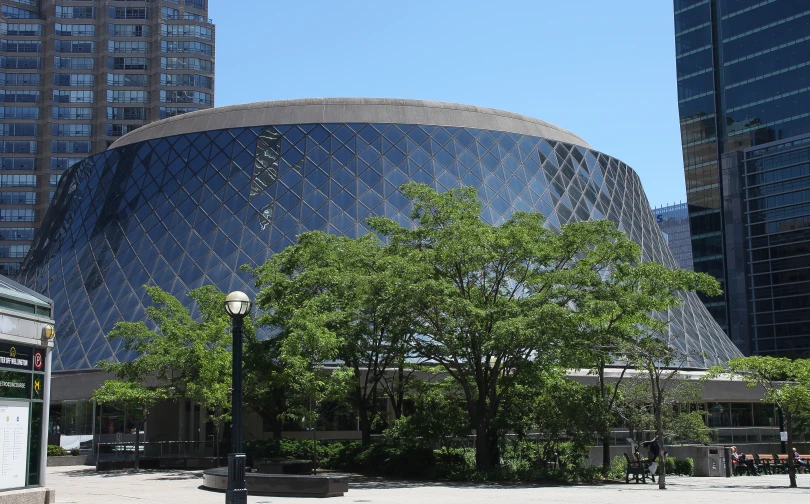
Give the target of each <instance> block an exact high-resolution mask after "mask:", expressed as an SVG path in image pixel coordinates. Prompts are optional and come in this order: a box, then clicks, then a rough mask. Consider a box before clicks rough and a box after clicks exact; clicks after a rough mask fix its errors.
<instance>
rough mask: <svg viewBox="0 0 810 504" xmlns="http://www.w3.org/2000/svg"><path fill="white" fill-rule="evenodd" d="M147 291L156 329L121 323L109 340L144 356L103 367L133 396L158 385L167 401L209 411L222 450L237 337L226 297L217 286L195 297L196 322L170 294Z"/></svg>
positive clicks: (197, 291) (150, 288)
mask: <svg viewBox="0 0 810 504" xmlns="http://www.w3.org/2000/svg"><path fill="white" fill-rule="evenodd" d="M144 288H145V289H146V292H147V294H148V295H149V297H150V298H151V300H152V305H151V306H149V307H148V308H147V309H146V318H147V320H148V321H149V322H150V325H152V326H153V327H154V329H150V326H149V325H147V322H146V321H138V322H119V323H117V324H116V325H115V327H114V328H113V330H112V331H111V332H110V333H109V334H108V335H107V338H108V339H110V340H121V341H123V342H124V349H126V350H128V351H130V350H131V351H135V352H136V353H137V354H138V356H137V357H136V358H135V359H133V360H132V361H129V362H101V363H100V364H99V366H100V367H101V368H102V369H104V370H106V371H109V372H112V373H114V374H115V375H116V376H117V377H118V378H119V380H123V381H126V382H129V383H130V385H131V387H132V390H136V391H137V390H139V389H138V387H140V386H143V384H144V383H153V384H155V385H154V386H153V387H152V389H154V390H159V391H161V394H162V395H163V396H164V397H166V398H171V399H183V398H189V399H190V400H192V401H193V402H195V403H197V404H199V405H201V406H203V407H205V408H206V411H207V412H208V415H209V418H210V419H211V420H212V421H213V422H214V424H215V426H216V433H217V441H216V444H217V450H218V448H219V437H220V434H221V431H222V426H223V424H224V422H226V421H228V420H229V419H230V404H231V393H230V387H231V352H230V344H231V335H230V318H229V317H228V315H227V314H226V313H225V311H224V309H223V303H224V300H225V294H223V293H222V292H220V291H218V290H217V289H216V288H215V287H212V286H204V287H200V288H198V289H194V290H192V291H191V292H189V297H190V298H191V299H193V300H194V301H195V304H196V307H197V309H198V311H199V312H200V318H199V320H195V319H194V318H193V317H192V316H191V314H190V313H189V310H188V309H187V308H186V307H185V306H184V305H183V304H182V303H181V302H180V301H179V300H178V299H177V298H175V297H174V296H173V295H171V294H170V293H168V292H166V291H164V290H162V289H160V288H159V287H155V286H145V287H144ZM246 327H249V323H246ZM122 390H128V389H122Z"/></svg>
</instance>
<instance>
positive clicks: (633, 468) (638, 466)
mask: <svg viewBox="0 0 810 504" xmlns="http://www.w3.org/2000/svg"><path fill="white" fill-rule="evenodd" d="M623 455H624V459H625V460H626V461H627V472H626V474H625V476H624V482H625V483H630V476H631V475H632V476H633V479H635V481H636V483H638V478H639V476H641V482H642V483H646V482H647V477H648V476H649V478H650V479H651V480H652V482H653V483H655V475H654V474H653V473H651V472H650V464H649V463H648V462H647V461H646V460H633V459H631V458H630V456H629V455H628V454H626V453H624V454H623Z"/></svg>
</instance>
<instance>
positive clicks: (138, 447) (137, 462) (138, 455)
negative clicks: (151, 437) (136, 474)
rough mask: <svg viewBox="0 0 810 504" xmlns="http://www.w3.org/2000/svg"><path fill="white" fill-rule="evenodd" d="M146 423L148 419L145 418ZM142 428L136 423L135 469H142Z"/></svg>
mask: <svg viewBox="0 0 810 504" xmlns="http://www.w3.org/2000/svg"><path fill="white" fill-rule="evenodd" d="M144 423H146V420H144ZM140 437H141V429H140V428H139V427H138V424H135V470H136V471H137V470H139V469H140V459H141V443H140Z"/></svg>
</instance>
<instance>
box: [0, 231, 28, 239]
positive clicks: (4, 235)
mask: <svg viewBox="0 0 810 504" xmlns="http://www.w3.org/2000/svg"><path fill="white" fill-rule="evenodd" d="M33 239H34V228H0V240H8V241H26V240H33Z"/></svg>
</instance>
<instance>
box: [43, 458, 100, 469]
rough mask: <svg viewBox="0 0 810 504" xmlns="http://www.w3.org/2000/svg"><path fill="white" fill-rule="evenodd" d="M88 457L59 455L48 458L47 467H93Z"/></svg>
mask: <svg viewBox="0 0 810 504" xmlns="http://www.w3.org/2000/svg"><path fill="white" fill-rule="evenodd" d="M90 459H91V456H90V455H59V456H53V455H52V456H49V457H48V467H64V466H78V465H93V461H92V460H90Z"/></svg>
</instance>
